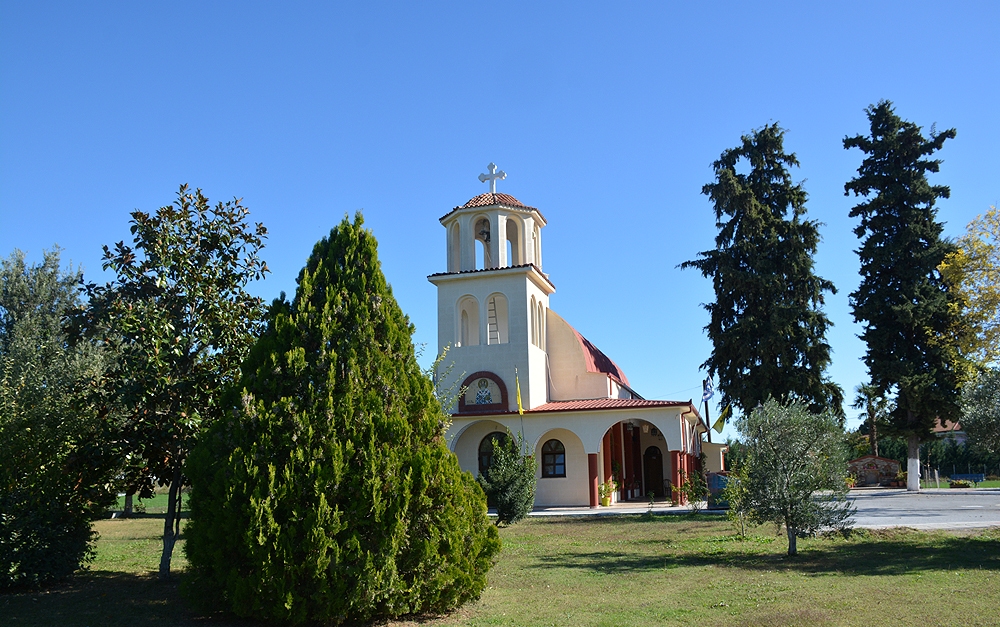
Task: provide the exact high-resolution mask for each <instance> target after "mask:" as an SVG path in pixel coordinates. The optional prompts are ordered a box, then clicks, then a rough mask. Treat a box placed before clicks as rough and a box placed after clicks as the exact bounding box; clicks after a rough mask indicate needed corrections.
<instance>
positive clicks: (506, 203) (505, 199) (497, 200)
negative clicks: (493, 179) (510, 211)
mask: <svg viewBox="0 0 1000 627" xmlns="http://www.w3.org/2000/svg"><path fill="white" fill-rule="evenodd" d="M494 205H500V206H503V207H512V208H516V209H520V210H526V211H534V212H536V213H538V215H539V216H541V215H542V212H541V211H538V209H536V208H534V207H529V206H528V205H526V204H524V203H523V202H521V201H520V200H518V199H517V198H514V197H513V196H511V195H510V194H500V193H492V192H488V193H485V194H480V195H478V196H476V197H475V198H470V199H469V201H468V202H467V203H465V204H464V205H462V206H460V207H455V208H454V209H452V210H451V211H449V212H448V213H446V214H444V215H443V216H441V218H440V219H441V220H444V219H445V218H447V217H448V216H450V215H451V214H453V213H455V212H456V211H458V210H459V209H470V208H475V207H492V206H494ZM542 221H543V222H544V221H545V218H544V217H542Z"/></svg>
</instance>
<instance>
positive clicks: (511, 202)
mask: <svg viewBox="0 0 1000 627" xmlns="http://www.w3.org/2000/svg"><path fill="white" fill-rule="evenodd" d="M493 205H507V206H508V207H524V208H525V209H527V208H528V207H527V206H526V205H525V204H524V203H522V202H521V201H520V200H518V199H517V198H514V197H513V196H511V195H510V194H498V193H492V192H487V193H485V194H480V195H478V196H476V197H475V198H471V199H469V202H467V203H465V204H464V205H462V206H463V207H491V206H493Z"/></svg>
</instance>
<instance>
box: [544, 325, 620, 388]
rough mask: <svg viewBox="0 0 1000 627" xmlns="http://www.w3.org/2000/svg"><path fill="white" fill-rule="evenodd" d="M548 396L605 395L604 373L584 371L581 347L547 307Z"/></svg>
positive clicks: (605, 380)
mask: <svg viewBox="0 0 1000 627" xmlns="http://www.w3.org/2000/svg"><path fill="white" fill-rule="evenodd" d="M546 326H547V337H546V345H547V348H548V355H549V380H550V387H549V397H550V398H551V399H552V400H553V401H571V400H579V399H591V398H609V396H610V394H609V390H608V375H606V374H603V373H592V372H588V371H587V362H586V359H585V357H584V352H583V347H582V346H581V345H580V342H579V340H577V339H576V334H575V333H573V328H572V327H571V326H570V325H569V323H567V322H566V321H565V320H563V318H562V316H560V315H559V314H557V313H556V312H554V311H552V310H551V309H549V310H548V313H547V315H546Z"/></svg>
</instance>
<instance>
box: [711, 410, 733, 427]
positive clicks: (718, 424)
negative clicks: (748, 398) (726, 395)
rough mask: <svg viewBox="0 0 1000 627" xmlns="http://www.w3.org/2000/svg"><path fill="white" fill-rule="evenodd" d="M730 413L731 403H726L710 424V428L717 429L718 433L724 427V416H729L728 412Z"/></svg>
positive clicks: (731, 411)
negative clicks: (713, 422)
mask: <svg viewBox="0 0 1000 627" xmlns="http://www.w3.org/2000/svg"><path fill="white" fill-rule="evenodd" d="M731 413H733V406H732V405H731V404H730V405H726V408H725V409H723V410H722V413H721V414H719V419H718V420H716V421H715V424H714V425H712V428H713V429H715V430H716V431H718V432H719V433H722V429H723V428H725V426H726V418H729V414H731Z"/></svg>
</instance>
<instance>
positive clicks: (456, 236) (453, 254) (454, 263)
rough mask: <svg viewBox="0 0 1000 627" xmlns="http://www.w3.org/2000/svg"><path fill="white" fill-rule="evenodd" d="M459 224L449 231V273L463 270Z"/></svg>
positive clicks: (452, 226) (453, 225)
mask: <svg viewBox="0 0 1000 627" xmlns="http://www.w3.org/2000/svg"><path fill="white" fill-rule="evenodd" d="M458 229H459V227H458V223H457V222H456V223H455V224H452V225H451V228H450V229H448V272H458V271H460V270H461V269H462V267H461V264H462V240H461V236H460V233H459V230H458Z"/></svg>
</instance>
